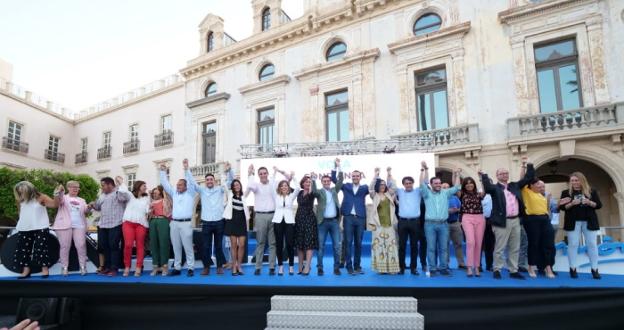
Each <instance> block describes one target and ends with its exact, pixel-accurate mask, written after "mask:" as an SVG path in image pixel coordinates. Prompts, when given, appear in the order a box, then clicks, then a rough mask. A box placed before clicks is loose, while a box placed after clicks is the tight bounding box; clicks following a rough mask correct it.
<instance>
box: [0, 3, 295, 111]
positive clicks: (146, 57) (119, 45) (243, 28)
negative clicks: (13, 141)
mask: <svg viewBox="0 0 624 330" xmlns="http://www.w3.org/2000/svg"><path fill="white" fill-rule="evenodd" d="M302 3H303V0H282V8H283V9H284V11H286V13H287V14H288V15H289V16H290V17H291V18H292V19H296V18H298V17H300V16H301V15H302V14H303V4H302ZM208 13H213V14H216V15H218V16H220V17H222V18H223V19H224V21H225V31H226V32H227V33H228V34H229V35H231V36H232V37H234V38H235V39H236V40H242V39H245V38H247V37H249V36H250V35H251V33H252V29H253V21H252V10H251V0H177V1H172V0H20V1H16V0H0V58H1V59H3V60H4V61H6V62H9V63H11V64H12V65H13V79H12V80H13V82H14V83H16V84H18V85H21V86H23V87H25V88H26V89H28V90H30V91H33V92H34V93H36V94H38V95H41V96H43V97H45V98H47V99H49V100H51V101H53V102H55V103H59V104H61V105H63V106H65V107H67V108H68V109H70V110H73V111H79V110H81V109H84V108H87V107H89V106H90V105H94V104H96V103H98V102H101V101H104V100H106V99H109V98H112V97H115V96H117V95H119V94H122V93H125V92H127V91H129V90H132V89H134V88H137V87H140V86H142V85H145V84H147V83H149V82H152V81H155V80H158V79H161V78H163V77H165V76H168V75H170V74H174V73H177V72H178V71H179V70H180V69H182V68H183V67H185V65H186V62H187V61H188V60H190V59H192V58H195V57H196V56H198V55H199V32H198V26H199V23H200V22H201V21H202V20H203V18H204V17H205V16H206V15H207V14H208Z"/></svg>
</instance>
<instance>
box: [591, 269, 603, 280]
mask: <svg viewBox="0 0 624 330" xmlns="http://www.w3.org/2000/svg"><path fill="white" fill-rule="evenodd" d="M591 273H592V278H593V279H594V280H599V279H601V278H602V277H601V276H600V273H598V269H597V268H596V269H592V270H591Z"/></svg>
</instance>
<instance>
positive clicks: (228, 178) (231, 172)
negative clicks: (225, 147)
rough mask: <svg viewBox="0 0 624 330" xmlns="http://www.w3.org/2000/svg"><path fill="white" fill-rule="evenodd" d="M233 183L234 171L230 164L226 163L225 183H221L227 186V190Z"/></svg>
mask: <svg viewBox="0 0 624 330" xmlns="http://www.w3.org/2000/svg"><path fill="white" fill-rule="evenodd" d="M232 181H234V169H232V165H231V164H230V162H225V181H224V180H221V182H223V183H222V185H223V186H225V190H227V189H228V188H229V187H230V186H231V185H232Z"/></svg>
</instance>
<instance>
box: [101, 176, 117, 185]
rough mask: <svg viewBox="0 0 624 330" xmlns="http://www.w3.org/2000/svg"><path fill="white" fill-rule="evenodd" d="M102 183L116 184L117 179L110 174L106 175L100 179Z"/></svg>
mask: <svg viewBox="0 0 624 330" xmlns="http://www.w3.org/2000/svg"><path fill="white" fill-rule="evenodd" d="M100 182H101V183H104V184H107V185H111V186H113V187H114V186H115V180H113V178H111V177H110V176H105V177H103V178H101V179H100Z"/></svg>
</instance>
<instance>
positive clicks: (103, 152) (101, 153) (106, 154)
mask: <svg viewBox="0 0 624 330" xmlns="http://www.w3.org/2000/svg"><path fill="white" fill-rule="evenodd" d="M111 151H112V147H111V146H105V147H102V148H99V149H98V154H97V159H98V160H102V159H108V158H111Z"/></svg>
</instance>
